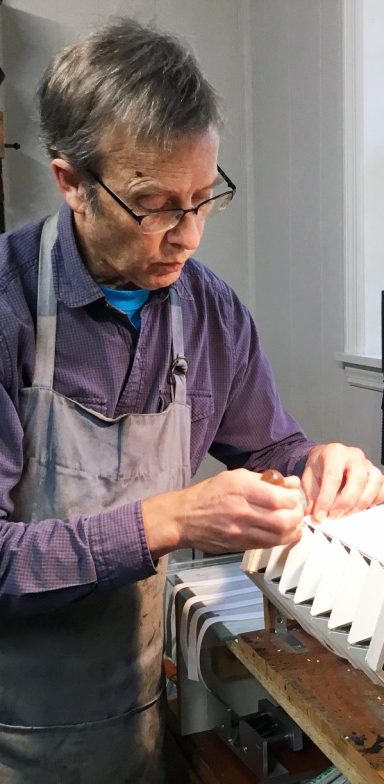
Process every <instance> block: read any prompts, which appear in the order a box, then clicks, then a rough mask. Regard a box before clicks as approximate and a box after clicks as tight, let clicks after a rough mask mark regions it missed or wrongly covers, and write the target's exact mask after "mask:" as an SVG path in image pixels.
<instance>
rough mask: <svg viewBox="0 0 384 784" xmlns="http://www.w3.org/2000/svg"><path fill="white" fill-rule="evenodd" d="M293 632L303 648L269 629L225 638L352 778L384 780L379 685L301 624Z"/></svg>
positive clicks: (361, 783)
mask: <svg viewBox="0 0 384 784" xmlns="http://www.w3.org/2000/svg"><path fill="white" fill-rule="evenodd" d="M294 635H295V637H297V638H298V639H299V640H300V641H301V642H302V643H303V644H304V646H305V651H303V652H297V651H295V650H294V649H293V648H291V647H289V646H288V645H287V644H286V643H284V642H282V641H281V639H280V638H279V637H278V636H277V635H276V634H275V633H274V632H271V631H262V632H253V633H251V634H244V635H241V636H239V638H238V639H236V640H233V641H231V642H228V643H227V644H228V647H229V649H230V650H231V651H232V653H233V654H234V655H235V656H236V657H237V658H238V659H239V660H240V661H241V662H242V664H243V665H244V666H245V667H246V668H247V670H248V671H249V672H250V673H251V674H252V675H253V676H254V677H255V678H257V680H258V681H260V683H261V684H262V685H263V686H264V687H265V688H266V689H267V691H268V692H269V693H270V694H271V695H272V697H274V698H275V699H276V700H277V702H278V703H279V704H280V705H281V706H282V707H283V708H284V710H286V712H287V713H288V714H289V715H290V716H291V717H292V718H293V719H294V721H296V723H297V724H298V725H299V726H300V727H301V728H302V729H303V730H304V732H306V734H307V735H309V737H310V738H311V739H312V740H313V741H314V743H315V744H316V745H317V746H318V747H319V748H320V749H321V750H322V751H323V752H324V754H325V755H326V756H327V757H328V758H329V759H330V760H332V762H333V764H334V765H336V766H337V768H338V769H339V770H340V771H341V772H342V773H343V775H344V776H345V777H346V778H347V779H349V781H350V782H351V784H383V782H384V687H380V686H375V685H374V684H373V683H371V681H370V680H369V679H368V678H367V676H366V675H364V674H363V673H362V672H361V671H358V670H354V669H353V668H352V667H351V665H350V664H349V663H348V662H346V661H345V660H343V659H340V658H338V657H337V656H335V654H333V653H331V652H330V651H328V650H326V649H325V648H324V647H323V646H322V645H321V644H320V643H319V642H317V640H315V639H314V638H313V637H310V636H309V635H308V634H306V633H305V632H304V631H303V630H302V629H300V628H299V629H295V630H294Z"/></svg>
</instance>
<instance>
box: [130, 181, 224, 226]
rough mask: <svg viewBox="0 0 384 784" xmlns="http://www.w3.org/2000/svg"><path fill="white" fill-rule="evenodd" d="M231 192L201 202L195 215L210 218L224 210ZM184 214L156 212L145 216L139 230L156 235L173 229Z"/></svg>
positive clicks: (179, 212)
mask: <svg viewBox="0 0 384 784" xmlns="http://www.w3.org/2000/svg"><path fill="white" fill-rule="evenodd" d="M232 198H233V192H232V191H231V192H228V193H223V194H222V195H221V196H216V197H215V198H213V199H208V200H207V201H206V202H203V204H201V206H200V207H199V208H198V212H197V215H199V216H200V217H201V218H210V217H212V216H213V215H216V214H217V213H218V212H220V211H221V210H224V209H225V208H226V207H227V206H228V204H229V203H230V202H231V201H232ZM183 216H184V213H183V212H181V211H180V210H167V211H166V212H157V213H155V214H154V215H145V217H144V218H143V219H142V221H141V224H140V225H141V230H142V231H143V233H144V234H156V232H160V231H167V230H169V229H173V228H174V227H175V226H176V225H177V224H178V223H179V221H180V220H181V219H182V218H183Z"/></svg>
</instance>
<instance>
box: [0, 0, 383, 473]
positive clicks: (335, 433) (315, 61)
mask: <svg viewBox="0 0 384 784" xmlns="http://www.w3.org/2000/svg"><path fill="white" fill-rule="evenodd" d="M341 2H342V0H195V2H193V3H191V2H190V0H147V1H143V0H142V2H138V1H137V2H135V0H131V2H129V1H128V0H126V2H117V1H115V2H114V1H113V0H104V1H103V2H101V0H100V2H96V0H94V1H93V2H92V0H66V2H65V3H58V2H53V0H5V2H4V3H3V5H2V7H1V9H0V14H1V17H2V24H3V36H4V68H5V71H6V73H7V79H6V83H5V111H6V129H7V139H8V140H9V141H19V142H20V143H21V144H22V150H20V151H19V152H14V151H9V152H8V153H7V160H6V165H5V177H6V198H7V223H8V226H9V227H11V226H13V225H16V224H18V223H20V222H22V221H24V220H27V219H29V218H32V217H36V216H38V215H40V214H44V213H46V212H48V211H51V209H52V204H53V202H54V201H55V199H56V195H55V192H54V188H53V185H52V183H51V179H50V177H49V174H48V170H47V166H46V162H45V160H44V156H43V153H41V152H40V151H39V149H38V145H37V126H36V122H35V110H34V109H33V102H32V96H33V92H34V88H35V85H36V82H37V79H38V76H39V74H40V73H41V71H42V69H43V67H44V65H45V63H46V62H47V61H48V59H49V57H50V56H51V54H52V53H53V52H54V51H56V50H57V49H58V48H59V47H61V46H62V45H63V44H65V43H67V42H69V41H72V40H73V39H74V38H76V37H77V36H78V35H79V34H82V32H83V31H85V30H87V29H89V28H90V27H92V26H94V25H95V24H98V23H99V22H101V21H102V20H104V19H105V18H106V17H107V16H108V15H109V14H116V13H117V14H135V15H136V16H137V17H138V18H139V19H142V20H146V19H149V18H153V17H156V18H157V19H158V21H159V23H160V24H161V26H163V27H165V28H168V29H170V30H174V31H175V32H177V33H181V34H183V35H184V36H186V37H187V38H189V39H190V40H192V42H193V43H194V44H195V46H196V48H197V50H198V53H199V56H200V59H201V62H202V64H203V67H204V69H205V71H206V73H207V75H208V77H209V78H210V79H211V81H212V82H213V83H214V84H215V85H216V87H217V89H218V90H219V92H220V93H221V94H222V95H223V97H224V99H225V101H226V104H227V117H228V123H227V130H226V133H225V135H224V139H223V145H222V155H221V162H222V164H223V166H224V168H225V169H227V170H228V173H229V174H230V176H231V177H232V178H233V179H234V180H235V181H236V182H238V184H239V186H240V187H239V193H238V196H236V200H235V202H234V204H233V208H232V207H231V213H229V212H228V213H227V214H225V215H223V216H220V218H218V219H217V221H218V222H217V223H214V222H212V224H211V225H210V226H209V229H207V234H206V237H205V239H204V241H203V244H202V246H201V249H200V252H199V257H200V258H201V260H202V261H206V262H207V263H208V264H209V265H210V266H211V267H212V268H213V269H214V270H215V271H216V272H218V273H219V274H220V275H221V276H222V277H223V278H225V279H226V280H227V281H228V282H229V283H230V284H231V285H233V286H234V288H235V289H236V290H237V291H238V293H239V295H240V296H241V298H242V299H243V300H244V301H245V302H247V304H249V305H250V307H251V309H252V311H253V312H254V315H255V318H256V322H257V324H258V327H259V330H260V333H261V336H262V339H263V342H264V344H265V346H266V348H267V350H268V353H269V354H270V357H271V359H272V364H273V367H274V370H275V373H276V376H277V379H278V383H279V387H280V390H281V393H282V397H283V400H284V402H285V404H286V406H287V407H288V408H290V410H291V411H292V412H293V413H294V414H295V415H296V416H297V418H298V419H299V420H300V421H301V423H302V424H303V426H304V427H305V429H306V431H307V433H308V434H309V435H310V436H312V437H314V438H317V439H319V440H336V439H337V440H344V441H346V442H349V443H358V444H360V445H361V446H363V448H364V449H365V450H366V451H367V452H368V454H369V455H370V456H371V457H372V458H373V459H375V460H376V461H378V459H379V430H380V396H379V394H378V393H377V392H373V391H367V390H363V389H359V388H355V387H350V386H349V385H348V384H347V382H346V380H345V377H344V372H343V370H342V369H341V368H340V367H339V366H337V364H336V363H335V360H334V358H333V354H334V352H335V351H342V350H343V348H344V336H343V311H344V292H343V285H344V283H343V218H344V216H343V192H342V174H343V171H342V160H343V138H342V131H343V129H342V14H341Z"/></svg>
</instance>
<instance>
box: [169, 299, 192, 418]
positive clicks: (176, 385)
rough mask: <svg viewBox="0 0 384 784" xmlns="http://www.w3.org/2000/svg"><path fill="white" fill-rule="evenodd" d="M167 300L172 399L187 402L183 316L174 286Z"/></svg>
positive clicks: (177, 401) (186, 364) (186, 365)
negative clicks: (169, 312) (168, 305)
mask: <svg viewBox="0 0 384 784" xmlns="http://www.w3.org/2000/svg"><path fill="white" fill-rule="evenodd" d="M169 302H170V308H171V329H172V364H171V369H170V373H169V381H170V384H171V392H172V399H173V400H174V402H175V403H184V404H186V402H187V370H188V363H187V360H186V358H185V356H184V335H183V317H182V313H181V302H180V299H179V295H178V293H177V291H176V290H175V289H174V288H171V289H170V292H169Z"/></svg>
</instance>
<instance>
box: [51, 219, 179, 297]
mask: <svg viewBox="0 0 384 784" xmlns="http://www.w3.org/2000/svg"><path fill="white" fill-rule="evenodd" d="M57 233H58V238H57V240H56V242H55V245H54V247H53V255H52V268H53V282H54V287H55V294H56V299H57V301H58V302H63V303H64V305H67V307H69V308H79V307H83V306H84V305H89V303H91V302H95V301H96V300H97V299H100V298H102V297H104V294H103V292H102V291H101V289H100V288H99V286H98V284H97V283H96V281H94V280H93V278H92V276H91V275H90V273H89V272H88V270H87V268H86V266H85V264H84V262H83V260H82V258H81V256H80V253H79V250H78V248H77V245H76V240H75V235H74V231H73V213H72V210H71V209H70V208H69V207H68V205H67V204H63V205H62V207H61V209H60V212H59V220H58V229H57ZM187 265H188V262H187V264H186V266H187ZM188 277H189V276H188V275H187V274H186V272H185V270H184V269H183V270H182V272H181V275H180V277H179V278H178V280H177V281H176V283H174V284H173V286H174V288H175V289H176V291H177V293H178V295H179V297H180V298H181V299H192V298H193V297H192V292H191V289H190V282H189V279H188ZM167 293H168V290H167V289H161V290H159V294H160V299H161V300H162V299H163V298H164V296H167Z"/></svg>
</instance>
